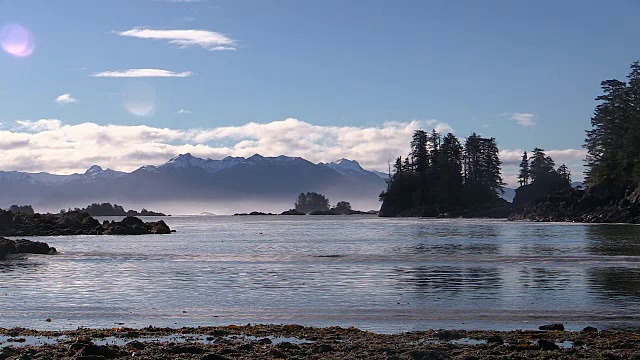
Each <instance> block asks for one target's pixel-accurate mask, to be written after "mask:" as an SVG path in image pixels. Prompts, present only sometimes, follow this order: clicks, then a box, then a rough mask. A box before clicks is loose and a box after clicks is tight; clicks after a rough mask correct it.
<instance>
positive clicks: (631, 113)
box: [584, 61, 640, 186]
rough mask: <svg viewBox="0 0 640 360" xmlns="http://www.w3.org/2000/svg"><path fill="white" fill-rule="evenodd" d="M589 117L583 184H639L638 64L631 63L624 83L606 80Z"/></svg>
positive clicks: (639, 122) (639, 77) (639, 106)
mask: <svg viewBox="0 0 640 360" xmlns="http://www.w3.org/2000/svg"><path fill="white" fill-rule="evenodd" d="M600 85H601V88H602V91H603V94H602V95H600V96H598V97H597V98H596V100H597V101H599V104H598V105H597V106H596V108H595V112H594V115H593V117H592V118H591V127H592V128H591V130H588V131H587V137H586V139H585V144H584V147H585V148H586V149H587V158H586V167H587V171H586V172H585V178H586V179H585V180H586V182H587V183H588V184H589V185H590V186H592V185H598V184H626V183H629V182H635V183H637V182H638V181H640V61H636V62H634V63H633V64H631V70H630V72H629V75H628V76H627V81H626V82H624V81H620V80H616V79H613V80H605V81H603V82H602V83H601V84H600Z"/></svg>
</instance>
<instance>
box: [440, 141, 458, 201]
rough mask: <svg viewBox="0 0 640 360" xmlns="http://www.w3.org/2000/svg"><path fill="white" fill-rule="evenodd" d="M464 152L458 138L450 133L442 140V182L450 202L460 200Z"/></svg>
mask: <svg viewBox="0 0 640 360" xmlns="http://www.w3.org/2000/svg"><path fill="white" fill-rule="evenodd" d="M462 154H463V148H462V145H461V144H460V141H459V140H458V138H457V137H456V136H455V135H453V134H452V133H448V134H447V135H446V136H445V137H444V138H443V140H442V147H441V151H440V159H441V160H440V161H439V163H440V164H442V166H441V171H440V174H441V184H442V187H443V188H444V189H445V194H446V196H447V198H448V201H449V202H450V203H458V202H459V201H460V191H461V189H462V185H463V181H462Z"/></svg>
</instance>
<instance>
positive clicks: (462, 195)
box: [380, 130, 505, 216]
mask: <svg viewBox="0 0 640 360" xmlns="http://www.w3.org/2000/svg"><path fill="white" fill-rule="evenodd" d="M410 147H411V152H410V153H409V154H408V155H407V156H406V157H405V158H404V159H403V158H402V157H398V158H397V159H396V161H395V163H394V165H393V173H392V174H391V175H390V178H389V180H388V182H387V190H386V191H384V192H382V193H381V194H380V200H381V201H383V210H384V211H383V212H385V213H387V215H396V214H401V213H403V212H406V211H419V212H420V213H421V214H422V215H425V216H430V215H438V214H439V213H441V212H444V211H447V210H448V209H454V208H460V207H465V206H473V205H484V204H489V203H493V202H495V201H497V200H498V198H499V195H500V194H502V193H503V192H504V190H503V187H504V185H505V184H504V182H503V180H502V175H501V166H502V162H501V160H500V157H499V151H498V145H497V142H496V139H495V138H485V137H482V136H480V135H478V134H476V133H473V134H471V135H470V136H469V137H467V138H466V139H465V141H464V145H463V144H462V143H461V142H460V140H459V139H458V138H457V137H456V136H455V135H454V134H452V133H448V134H447V135H445V136H442V135H441V134H439V133H438V132H437V131H435V130H433V131H432V132H430V133H429V132H426V131H424V130H416V131H415V132H414V134H413V138H412V140H411V143H410Z"/></svg>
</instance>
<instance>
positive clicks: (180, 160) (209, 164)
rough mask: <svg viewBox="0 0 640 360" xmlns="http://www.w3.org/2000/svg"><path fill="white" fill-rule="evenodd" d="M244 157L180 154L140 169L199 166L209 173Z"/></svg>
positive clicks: (160, 169) (224, 167) (151, 169)
mask: <svg viewBox="0 0 640 360" xmlns="http://www.w3.org/2000/svg"><path fill="white" fill-rule="evenodd" d="M245 160H246V159H245V158H242V157H232V156H227V157H226V158H224V159H222V160H211V159H201V158H198V157H195V156H193V155H191V154H190V153H186V154H180V155H178V156H175V157H173V158H171V159H170V160H169V161H167V162H166V163H164V164H162V165H158V166H153V165H148V166H143V167H142V168H141V169H145V170H148V171H162V170H166V169H184V168H190V167H197V168H201V169H203V170H205V171H207V172H209V173H215V172H218V171H220V170H224V169H226V168H230V167H232V166H234V165H237V164H239V163H240V162H242V161H245Z"/></svg>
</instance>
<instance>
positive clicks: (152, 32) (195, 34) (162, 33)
mask: <svg viewBox="0 0 640 360" xmlns="http://www.w3.org/2000/svg"><path fill="white" fill-rule="evenodd" d="M115 33H116V34H118V35H120V36H127V37H134V38H138V39H151V40H167V41H168V42H169V43H170V44H173V45H176V46H178V47H180V48H186V47H192V46H199V47H201V48H204V49H207V50H214V51H219V50H236V41H235V40H233V39H231V38H230V37H228V36H226V35H224V34H221V33H218V32H215V31H208V30H193V29H185V30H159V29H146V28H134V29H130V30H125V31H116V32H115Z"/></svg>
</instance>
